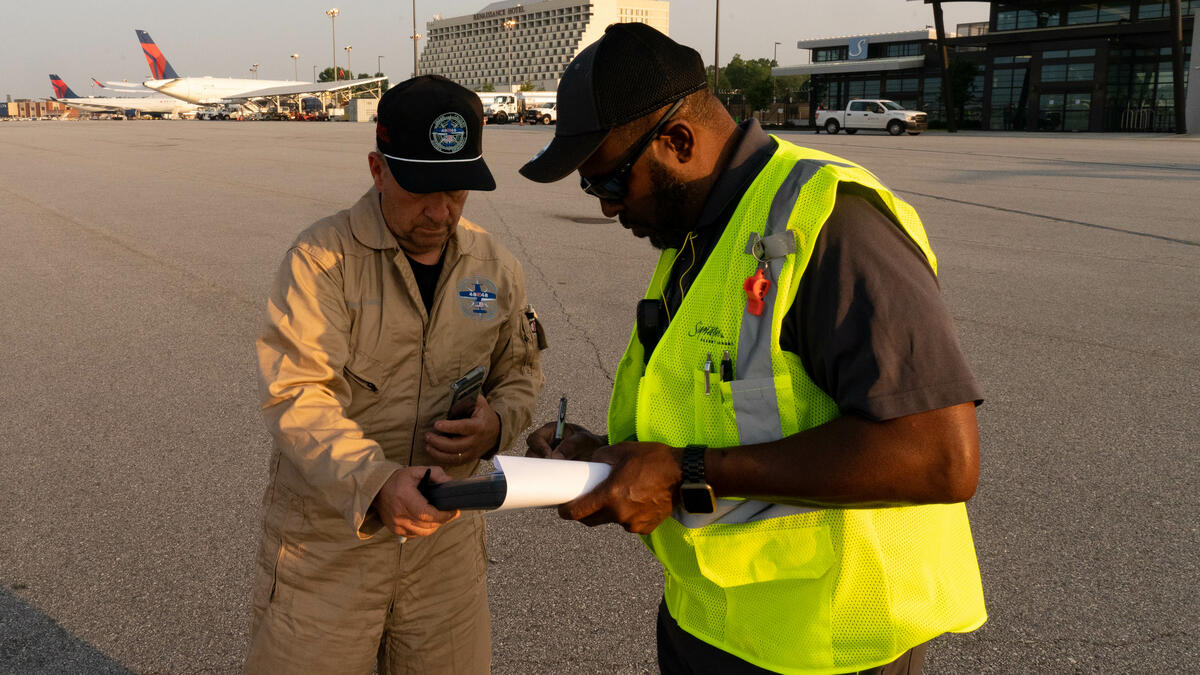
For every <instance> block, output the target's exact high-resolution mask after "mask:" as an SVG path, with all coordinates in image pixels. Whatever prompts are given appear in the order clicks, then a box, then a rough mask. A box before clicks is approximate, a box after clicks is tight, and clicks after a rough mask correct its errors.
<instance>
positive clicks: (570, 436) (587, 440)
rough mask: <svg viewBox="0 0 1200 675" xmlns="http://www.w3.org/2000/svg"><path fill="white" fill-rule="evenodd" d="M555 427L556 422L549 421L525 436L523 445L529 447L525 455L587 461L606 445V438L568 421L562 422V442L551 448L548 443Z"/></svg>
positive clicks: (552, 437) (556, 425)
mask: <svg viewBox="0 0 1200 675" xmlns="http://www.w3.org/2000/svg"><path fill="white" fill-rule="evenodd" d="M557 427H558V423H557V422H549V423H547V424H546V425H544V426H543V427H542V428H540V429H538V430H537V431H534V432H532V433H530V434H529V436H527V437H526V438H525V445H526V446H527V447H528V448H529V449H528V450H526V451H525V456H526V457H541V458H544V459H577V460H583V461H588V460H591V458H592V453H593V452H595V451H596V449H597V448H602V447H604V446H605V445H608V439H606V438H604V437H603V436H598V435H596V434H593V433H592V432H590V431H588V430H587V429H584V428H583V427H581V426H579V425H578V424H571V423H569V422H568V423H565V424H563V438H562V442H561V443H559V444H558V445H557V446H556V447H554V448H551V447H550V444H551V442H552V441H553V440H554V430H555V429H556V428H557Z"/></svg>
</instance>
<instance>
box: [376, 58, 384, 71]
mask: <svg viewBox="0 0 1200 675" xmlns="http://www.w3.org/2000/svg"><path fill="white" fill-rule="evenodd" d="M382 64H383V56H376V57H375V72H376V73H378V74H379V75H383V65H382Z"/></svg>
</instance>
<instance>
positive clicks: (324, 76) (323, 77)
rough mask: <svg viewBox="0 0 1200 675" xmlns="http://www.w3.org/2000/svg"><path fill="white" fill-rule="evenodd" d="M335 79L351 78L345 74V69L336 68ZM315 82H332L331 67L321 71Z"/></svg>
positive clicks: (348, 74)
mask: <svg viewBox="0 0 1200 675" xmlns="http://www.w3.org/2000/svg"><path fill="white" fill-rule="evenodd" d="M337 79H339V80H349V79H352V78H351V77H350V73H347V72H346V69H345V68H338V76H337ZM317 81H318V82H333V66H330V67H328V68H326V69H325V70H322V71H321V74H320V75H318V76H317Z"/></svg>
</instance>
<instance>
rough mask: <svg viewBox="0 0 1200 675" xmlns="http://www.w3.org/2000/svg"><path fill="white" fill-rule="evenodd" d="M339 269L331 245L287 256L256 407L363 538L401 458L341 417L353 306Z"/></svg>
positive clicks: (262, 341) (276, 289)
mask: <svg viewBox="0 0 1200 675" xmlns="http://www.w3.org/2000/svg"><path fill="white" fill-rule="evenodd" d="M341 273H342V268H341V266H340V265H339V264H337V260H336V257H335V256H334V255H333V254H332V253H330V252H329V251H323V250H314V249H311V248H305V247H304V246H302V245H297V246H296V247H293V248H292V249H291V250H290V251H288V253H287V255H285V256H284V259H283V263H282V264H281V265H280V268H279V271H278V273H277V274H276V276H275V282H274V284H273V285H272V288H271V294H270V296H269V298H268V302H267V313H268V318H267V325H266V328H265V330H264V331H263V334H262V336H261V337H259V339H258V342H257V350H258V363H259V383H260V397H261V400H262V405H261V411H262V415H263V419H264V420H265V422H266V425H267V428H268V430H269V431H270V432H271V435H272V436H273V437H274V439H275V447H276V448H277V449H278V452H279V453H280V454H281V455H283V457H284V458H285V459H286V460H287V461H289V462H291V463H292V464H293V465H295V467H296V468H297V469H299V471H300V473H301V474H303V476H304V478H305V480H306V481H307V482H308V484H309V485H310V486H311V487H312V489H313V491H314V492H315V493H316V494H317V495H319V496H320V497H321V498H323V499H324V500H325V501H326V502H327V503H328V504H329V505H330V506H332V507H333V508H334V509H335V510H336V511H337V512H338V513H341V514H342V516H343V517H344V518H345V519H346V522H347V523H348V524H349V526H350V527H351V528H352V529H353V530H354V531H355V532H356V533H357V534H358V537H359V538H360V539H366V538H369V537H370V536H371V535H372V534H374V533H375V532H377V531H378V530H379V529H380V528H381V527H382V523H381V522H380V521H379V517H378V515H377V514H375V512H374V511H373V510H371V503H372V501H373V500H374V499H375V495H376V494H377V493H378V492H379V490H380V488H381V487H382V486H383V484H384V482H385V481H387V479H388V477H389V476H391V475H392V473H393V472H394V471H396V470H397V469H399V468H401V467H400V465H399V464H396V463H394V462H390V461H388V460H387V459H386V458H385V457H384V454H383V449H382V448H380V447H379V444H378V443H376V442H375V441H372V440H370V439H368V438H366V437H364V435H363V431H362V428H361V427H360V426H359V425H358V424H357V423H356V422H354V420H351V419H349V418H348V417H346V414H345V410H346V408H347V406H348V405H349V404H350V385H349V383H348V382H347V381H346V378H345V376H344V374H343V368H344V367H345V365H346V362H347V359H348V358H349V335H350V312H349V310H348V309H347V307H346V301H345V298H344V295H343V293H342V278H341Z"/></svg>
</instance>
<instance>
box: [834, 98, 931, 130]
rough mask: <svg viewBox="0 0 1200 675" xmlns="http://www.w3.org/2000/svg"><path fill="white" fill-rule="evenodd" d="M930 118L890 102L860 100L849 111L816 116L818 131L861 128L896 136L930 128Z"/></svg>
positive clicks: (847, 108)
mask: <svg viewBox="0 0 1200 675" xmlns="http://www.w3.org/2000/svg"><path fill="white" fill-rule="evenodd" d="M927 120H928V116H927V115H926V114H925V113H923V112H921V111H919V110H905V109H904V106H902V105H900V104H899V103H896V102H895V101H889V100H887V99H881V98H873V99H857V100H854V101H850V103H849V104H848V105H847V106H846V110H845V111H842V110H823V111H820V112H818V113H817V128H818V130H820V129H824V130H825V132H826V133H830V134H836V133H837V132H838V131H839V130H841V129H845V130H846V133H848V134H853V133H856V132H857V131H858V130H859V129H886V130H887V132H888V133H889V134H891V135H893V136H899V135H900V134H902V133H904V132H906V131H907V132H908V133H909V134H910V135H912V136H916V135H917V134H919V133H921V132H922V131H925V130H926V129H928V128H929V122H928V121H927Z"/></svg>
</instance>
